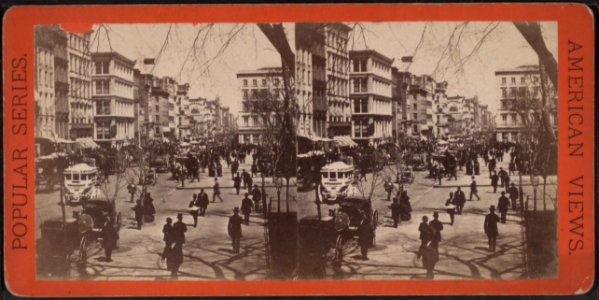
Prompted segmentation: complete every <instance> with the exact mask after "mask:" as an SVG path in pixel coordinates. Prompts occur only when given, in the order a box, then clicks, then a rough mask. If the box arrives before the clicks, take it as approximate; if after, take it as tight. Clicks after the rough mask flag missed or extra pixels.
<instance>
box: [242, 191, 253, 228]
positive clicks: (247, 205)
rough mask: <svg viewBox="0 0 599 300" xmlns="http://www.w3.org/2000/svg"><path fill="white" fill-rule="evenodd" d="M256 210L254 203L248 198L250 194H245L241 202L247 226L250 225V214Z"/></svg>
mask: <svg viewBox="0 0 599 300" xmlns="http://www.w3.org/2000/svg"><path fill="white" fill-rule="evenodd" d="M252 208H254V203H253V202H252V200H250V198H249V197H248V193H245V194H244V196H243V199H242V200H241V213H242V214H243V221H244V223H245V225H250V213H251V212H252Z"/></svg>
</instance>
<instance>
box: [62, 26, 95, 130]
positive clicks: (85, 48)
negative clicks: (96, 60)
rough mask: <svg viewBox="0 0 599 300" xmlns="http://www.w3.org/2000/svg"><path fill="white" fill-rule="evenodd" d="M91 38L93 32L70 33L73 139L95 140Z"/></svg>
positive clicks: (70, 91) (70, 116) (70, 97)
mask: <svg viewBox="0 0 599 300" xmlns="http://www.w3.org/2000/svg"><path fill="white" fill-rule="evenodd" d="M90 36H91V31H90V32H86V33H68V55H69V61H68V64H69V109H70V114H69V128H70V129H69V131H70V138H71V139H78V138H93V134H94V109H93V102H92V96H91V94H92V83H91V71H92V61H91V56H90V49H89V43H90Z"/></svg>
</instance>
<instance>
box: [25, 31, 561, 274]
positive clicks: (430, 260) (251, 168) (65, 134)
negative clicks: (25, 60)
mask: <svg viewBox="0 0 599 300" xmlns="http://www.w3.org/2000/svg"><path fill="white" fill-rule="evenodd" d="M557 33H558V23H557V22H555V21H551V22H549V21H529V22H507V21H499V22H478V21H477V22H474V21H455V22H441V21H430V22H425V21H422V22H331V23H284V22H283V23H138V24H135V23H132V24H126V23H119V24H116V23H115V24H112V23H105V24H104V23H103V24H94V25H93V26H92V27H91V29H89V30H86V31H74V30H72V29H67V28H63V27H62V26H61V25H59V24H48V25H36V26H35V27H34V55H35V57H34V61H33V65H34V70H33V75H32V76H33V77H34V80H33V84H34V90H35V94H34V102H35V132H34V137H35V271H36V276H37V277H36V278H37V279H38V280H141V281H146V280H150V281H155V280H186V281H196V280H197V281H205V280H215V281H216V280H481V279H488V280H491V279H493V280H501V279H511V280H519V279H539V278H556V277H557V275H558V264H559V263H558V252H557V226H558V225H557V224H558V223H557V218H558V217H557V184H558V182H557V156H558V153H557V152H558V148H557V134H558V132H557V124H558V123H557V122H558V120H557V78H558V76H557V70H558V68H557V64H558V63H557V58H558V46H557V45H558V36H557Z"/></svg>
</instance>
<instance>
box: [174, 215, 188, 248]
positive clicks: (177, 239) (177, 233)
mask: <svg viewBox="0 0 599 300" xmlns="http://www.w3.org/2000/svg"><path fill="white" fill-rule="evenodd" d="M186 232H187V225H185V223H183V214H182V213H178V214H177V222H175V224H173V242H174V243H175V244H183V243H185V233H186Z"/></svg>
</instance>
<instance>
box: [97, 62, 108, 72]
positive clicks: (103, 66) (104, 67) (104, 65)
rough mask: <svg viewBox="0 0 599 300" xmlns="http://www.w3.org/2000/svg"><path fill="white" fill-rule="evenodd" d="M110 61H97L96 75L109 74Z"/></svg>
mask: <svg viewBox="0 0 599 300" xmlns="http://www.w3.org/2000/svg"><path fill="white" fill-rule="evenodd" d="M109 63H110V62H108V61H97V62H96V74H108V65H109Z"/></svg>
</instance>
